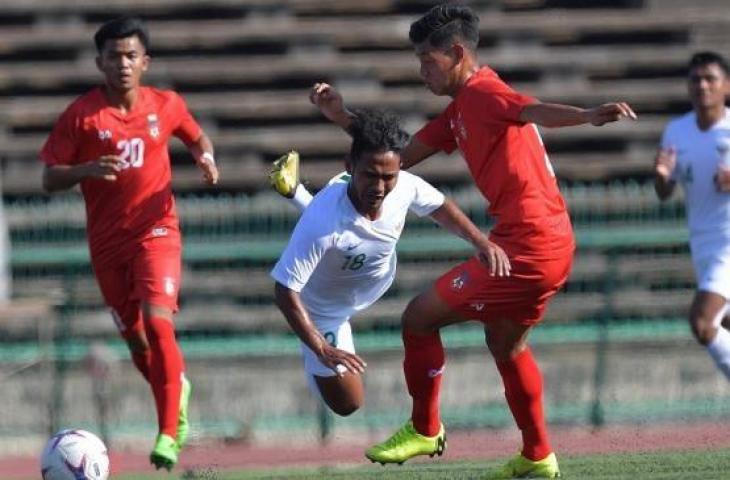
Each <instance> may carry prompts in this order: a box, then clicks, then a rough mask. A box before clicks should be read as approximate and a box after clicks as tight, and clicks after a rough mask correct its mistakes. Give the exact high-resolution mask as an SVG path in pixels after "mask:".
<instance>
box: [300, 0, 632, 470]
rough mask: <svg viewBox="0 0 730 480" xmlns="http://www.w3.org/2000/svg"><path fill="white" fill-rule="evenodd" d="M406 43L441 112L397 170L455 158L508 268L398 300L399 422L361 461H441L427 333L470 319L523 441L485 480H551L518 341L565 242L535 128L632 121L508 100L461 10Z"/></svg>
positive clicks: (434, 358) (568, 234)
mask: <svg viewBox="0 0 730 480" xmlns="http://www.w3.org/2000/svg"><path fill="white" fill-rule="evenodd" d="M409 36H410V40H411V42H412V43H413V45H414V47H415V52H416V55H417V56H418V59H419V61H420V73H421V76H422V78H423V81H424V82H425V84H426V86H427V87H428V89H429V90H430V91H431V92H433V93H434V94H435V95H439V96H444V95H447V96H450V97H451V98H452V102H451V103H450V104H449V105H448V106H447V107H446V109H445V110H444V111H443V112H442V113H441V114H440V115H438V116H437V117H436V118H434V119H433V120H431V121H430V122H429V123H428V124H427V125H426V126H424V127H423V128H422V129H421V130H420V131H419V132H418V133H417V134H416V135H415V136H414V137H413V138H412V140H411V142H410V144H409V145H408V146H407V147H406V148H405V150H403V152H402V153H401V158H402V162H403V167H404V168H409V167H412V166H413V165H416V164H417V163H419V162H421V161H422V160H424V159H426V158H428V157H430V156H431V155H433V154H434V153H436V152H438V151H445V152H447V153H451V152H452V151H454V150H456V149H457V148H458V149H459V150H460V151H461V154H462V156H463V157H464V159H465V160H466V162H467V165H468V166H469V170H470V172H471V175H472V177H473V178H474V181H475V182H476V185H477V187H478V188H479V190H480V191H481V193H482V194H483V195H484V197H485V198H486V199H487V200H488V202H489V209H488V212H489V214H490V215H491V216H492V217H493V218H494V219H495V226H494V228H493V229H492V230H491V232H490V235H489V238H490V239H491V240H492V241H493V242H494V243H496V244H497V245H499V246H500V247H502V248H503V249H504V251H505V252H506V253H507V256H508V258H509V261H510V264H511V266H512V270H511V275H510V276H495V275H492V274H490V272H489V270H488V268H487V267H485V266H484V265H481V264H480V263H479V262H477V261H475V260H474V259H471V260H468V261H466V262H464V263H462V264H460V265H457V266H456V267H454V268H453V269H452V270H451V271H449V272H447V273H446V274H444V275H442V276H441V277H440V278H439V279H438V280H436V282H435V284H434V285H433V286H432V288H430V289H429V290H427V291H426V292H424V293H421V294H420V295H418V296H417V297H416V298H415V299H413V300H412V301H411V302H410V304H409V305H408V307H407V308H406V310H405V312H404V313H403V317H402V326H403V343H404V346H405V360H404V363H403V367H404V372H405V377H406V383H407V385H408V391H409V393H410V395H411V397H412V398H413V408H412V413H411V419H410V420H409V421H408V422H407V423H406V424H405V425H404V426H403V427H402V428H401V429H400V430H398V431H397V432H396V433H395V434H394V435H393V436H392V437H391V438H389V439H388V440H386V441H385V442H383V443H380V444H377V445H375V446H373V447H371V448H370V449H368V450H367V452H366V456H367V457H368V458H369V459H371V460H372V461H376V462H380V463H390V462H392V463H402V462H404V461H405V460H408V459H409V458H411V457H413V456H416V455H433V454H436V453H438V454H440V453H441V452H442V451H443V449H444V447H445V434H444V427H443V425H442V424H441V421H440V415H439V391H440V384H441V378H442V375H443V371H444V362H445V354H444V349H443V347H442V344H441V338H440V334H439V330H440V328H441V327H444V326H446V325H451V324H454V323H460V322H464V321H467V320H479V321H481V322H482V323H483V324H484V330H485V334H486V343H487V346H488V348H489V351H490V352H491V353H492V356H493V357H494V359H495V361H496V364H497V368H498V370H499V373H500V375H501V377H502V380H503V383H504V388H505V397H506V399H507V403H508V405H509V407H510V410H511V412H512V415H513V416H514V418H515V421H516V423H517V426H518V427H519V429H520V430H521V432H522V439H523V447H522V450H521V452H520V453H519V454H518V455H517V456H516V457H515V458H513V459H512V460H510V461H509V462H508V463H507V465H505V466H504V468H502V469H501V470H500V471H498V472H494V477H495V478H512V477H513V476H520V477H522V476H532V477H535V476H537V477H546V478H555V477H557V476H559V475H560V472H559V468H558V463H557V460H556V458H555V454H554V453H553V451H552V447H551V446H550V442H549V440H548V434H547V429H546V425H545V419H544V414H543V401H542V392H543V383H542V375H541V373H540V370H539V368H538V366H537V363H536V361H535V359H534V357H533V354H532V351H531V350H530V348H529V346H528V345H527V336H528V333H529V331H530V329H531V328H532V327H533V326H534V325H536V324H538V323H539V322H540V321H541V320H542V318H543V315H544V312H545V308H546V306H547V303H548V302H549V300H550V299H551V298H552V297H553V296H554V295H555V293H556V292H557V291H558V290H559V289H560V288H561V287H562V286H563V284H564V283H565V281H566V279H567V278H568V274H569V272H570V268H571V264H572V258H573V251H574V250H575V241H574V237H573V231H572V227H571V222H570V218H569V216H568V212H567V210H566V206H565V202H564V200H563V198H562V196H561V194H560V192H559V190H558V186H557V182H556V180H555V176H554V173H553V170H552V167H551V165H550V162H549V160H548V157H547V154H546V152H545V149H544V147H543V144H542V141H541V139H540V135H539V133H538V130H537V128H536V125H541V126H545V127H562V126H570V125H580V124H586V123H591V124H593V125H596V126H600V125H603V124H604V123H607V122H613V121H617V120H619V119H622V118H631V119H635V118H636V115H635V114H634V112H633V111H632V110H631V108H630V107H629V106H628V105H627V104H625V103H607V104H604V105H601V106H599V107H596V108H591V109H582V108H577V107H572V106H567V105H557V104H547V103H541V102H539V101H537V100H536V99H534V98H532V97H529V96H527V95H523V94H521V93H519V92H516V91H515V90H513V89H512V88H510V87H509V86H508V85H507V84H505V83H504V82H503V81H502V80H501V79H500V78H499V76H497V74H496V73H495V72H494V71H493V70H491V69H490V68H489V67H487V66H480V65H479V63H478V60H477V55H476V49H477V44H478V42H479V19H478V17H477V16H476V14H475V13H474V12H473V11H472V10H471V9H469V8H468V7H464V6H456V5H439V6H436V7H434V8H432V9H431V10H430V11H429V12H428V13H426V14H425V15H424V16H423V17H422V18H420V19H419V20H417V21H416V22H414V23H413V24H412V25H411V29H410V33H409ZM310 99H311V100H312V102H313V103H315V104H316V105H317V106H318V107H319V108H320V110H322V112H323V113H324V114H325V116H327V118H329V119H330V120H331V121H333V122H335V123H337V124H338V125H340V126H341V127H342V128H344V129H345V130H347V129H348V128H349V125H350V123H351V119H352V114H351V113H350V112H349V111H348V110H347V109H346V108H345V106H344V104H343V100H342V97H341V96H340V94H339V93H338V92H337V91H335V90H334V89H333V88H332V87H331V86H330V85H327V84H316V85H315V86H314V87H313V89H312V91H311V93H310Z"/></svg>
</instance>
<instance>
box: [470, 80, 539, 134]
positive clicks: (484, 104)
mask: <svg viewBox="0 0 730 480" xmlns="http://www.w3.org/2000/svg"><path fill="white" fill-rule="evenodd" d="M468 95H469V97H468V98H467V101H466V102H465V104H466V105H467V106H468V107H467V108H469V109H470V110H471V111H472V112H473V114H474V115H475V116H476V118H479V119H481V120H482V121H484V122H486V123H510V124H520V125H521V124H523V123H524V122H522V121H521V120H520V114H521V113H522V110H523V109H524V108H525V107H526V106H528V105H532V104H534V103H537V100H536V99H535V98H534V97H531V96H529V95H525V94H522V93H520V92H517V91H515V90H512V89H511V88H510V87H508V86H507V85H506V84H504V83H502V82H500V81H496V80H495V81H494V82H490V83H488V84H486V85H483V86H480V88H474V89H471V90H470V91H469V92H468Z"/></svg>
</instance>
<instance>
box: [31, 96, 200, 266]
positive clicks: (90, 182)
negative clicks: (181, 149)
mask: <svg viewBox="0 0 730 480" xmlns="http://www.w3.org/2000/svg"><path fill="white" fill-rule="evenodd" d="M201 134H202V130H201V128H200V126H199V125H198V124H197V122H196V121H195V120H194V119H193V117H192V115H190V112H189V111H188V109H187V106H186V105H185V101H184V100H183V99H182V97H180V96H179V95H178V94H176V93H175V92H172V91H165V90H157V89H154V88H150V87H141V88H140V92H139V98H138V100H137V102H136V103H135V105H134V108H133V109H132V110H131V111H130V112H128V113H127V114H126V115H125V114H122V113H121V112H120V111H119V109H117V108H115V107H112V106H111V105H109V102H108V101H107V98H106V95H105V94H104V91H103V89H102V88H95V89H93V90H91V91H90V92H88V93H86V94H85V95H82V96H81V97H79V98H78V99H76V101H74V102H73V103H72V104H71V105H69V107H68V108H67V109H66V111H65V112H63V114H62V115H61V117H60V118H59V119H58V121H57V122H56V125H55V127H54V128H53V131H52V132H51V135H50V136H49V137H48V140H47V141H46V144H45V145H44V146H43V150H42V151H41V153H40V158H41V160H42V161H43V162H45V163H46V164H47V165H76V164H80V163H86V162H90V161H93V160H96V159H98V158H99V157H101V156H102V155H114V154H115V155H119V156H121V157H122V158H123V159H124V160H125V162H126V164H125V167H124V169H123V170H122V171H121V172H120V173H119V174H118V175H117V180H116V181H107V180H103V179H96V178H86V179H84V180H82V181H81V192H82V194H83V196H84V200H85V202H86V217H87V235H88V238H89V250H90V252H91V257H92V260H93V262H94V265H95V266H97V267H99V266H109V265H113V264H114V263H115V262H118V261H123V260H124V259H123V257H124V253H125V252H129V251H130V249H134V248H135V246H137V245H138V243H139V241H140V240H141V239H143V238H144V237H145V236H146V235H150V234H153V232H152V230H153V229H155V228H158V227H166V228H172V229H177V228H178V220H177V213H176V211H175V200H174V198H173V196H172V188H171V173H170V157H169V154H168V140H169V139H170V136H171V135H175V136H176V137H178V138H179V139H181V140H182V141H183V142H184V143H185V144H186V145H190V144H191V143H193V142H195V141H197V140H198V139H199V138H200V135H201ZM161 232H164V230H156V232H155V234H160V233H161Z"/></svg>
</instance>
